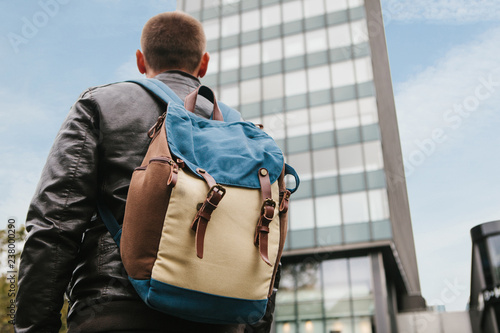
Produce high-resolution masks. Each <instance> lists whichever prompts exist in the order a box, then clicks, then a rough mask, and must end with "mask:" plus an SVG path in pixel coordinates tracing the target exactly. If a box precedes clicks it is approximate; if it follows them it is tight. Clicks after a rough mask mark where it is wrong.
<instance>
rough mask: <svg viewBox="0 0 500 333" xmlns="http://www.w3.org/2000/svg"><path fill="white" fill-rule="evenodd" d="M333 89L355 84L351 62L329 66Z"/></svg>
mask: <svg viewBox="0 0 500 333" xmlns="http://www.w3.org/2000/svg"><path fill="white" fill-rule="evenodd" d="M330 66H331V71H332V81H333V82H332V83H333V87H341V86H347V85H352V84H355V83H356V79H355V77H354V63H353V62H352V60H347V61H343V62H338V63H334V64H331V65H330Z"/></svg>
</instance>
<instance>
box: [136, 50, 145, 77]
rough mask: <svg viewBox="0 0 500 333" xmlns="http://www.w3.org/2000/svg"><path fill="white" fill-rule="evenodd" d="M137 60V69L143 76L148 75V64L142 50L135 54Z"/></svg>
mask: <svg viewBox="0 0 500 333" xmlns="http://www.w3.org/2000/svg"><path fill="white" fill-rule="evenodd" d="M135 56H136V58H137V69H138V70H139V72H141V74H146V63H145V62H144V54H142V52H141V51H140V50H137V51H136V52H135Z"/></svg>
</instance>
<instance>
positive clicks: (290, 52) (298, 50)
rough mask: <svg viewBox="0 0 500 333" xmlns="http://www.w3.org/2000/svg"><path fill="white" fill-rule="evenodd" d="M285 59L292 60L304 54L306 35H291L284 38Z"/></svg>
mask: <svg viewBox="0 0 500 333" xmlns="http://www.w3.org/2000/svg"><path fill="white" fill-rule="evenodd" d="M284 46H285V57H286V58H291V57H295V56H299V55H303V54H304V34H303V33H300V34H296V35H290V36H287V37H285V38H284Z"/></svg>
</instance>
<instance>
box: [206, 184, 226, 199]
mask: <svg viewBox="0 0 500 333" xmlns="http://www.w3.org/2000/svg"><path fill="white" fill-rule="evenodd" d="M212 192H217V193H219V194H220V198H221V199H222V198H224V195H225V194H226V189H225V188H224V187H222V185H219V184H215V185H214V186H212V187H211V188H210V191H208V193H207V198H209V197H210V196H211V195H212Z"/></svg>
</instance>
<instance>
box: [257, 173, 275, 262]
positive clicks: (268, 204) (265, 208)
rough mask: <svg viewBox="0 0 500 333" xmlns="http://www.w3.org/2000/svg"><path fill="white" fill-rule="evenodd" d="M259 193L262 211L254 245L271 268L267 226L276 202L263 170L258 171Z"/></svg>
mask: <svg viewBox="0 0 500 333" xmlns="http://www.w3.org/2000/svg"><path fill="white" fill-rule="evenodd" d="M259 182H260V191H261V194H262V209H261V213H260V218H259V221H258V222H257V226H256V227H255V235H254V244H255V246H258V247H259V252H260V257H261V258H262V260H264V262H265V263H266V264H268V265H269V266H272V265H273V264H272V263H271V262H270V261H269V255H268V235H269V224H270V223H271V222H272V220H273V218H274V209H275V207H276V202H274V200H273V199H272V192H271V181H270V180H269V172H268V171H267V170H266V169H265V168H261V169H259Z"/></svg>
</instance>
